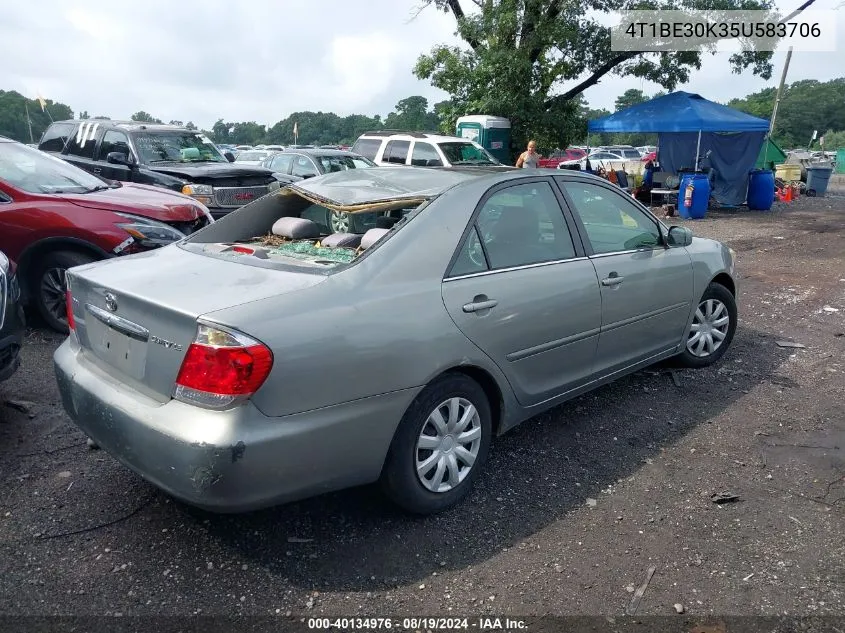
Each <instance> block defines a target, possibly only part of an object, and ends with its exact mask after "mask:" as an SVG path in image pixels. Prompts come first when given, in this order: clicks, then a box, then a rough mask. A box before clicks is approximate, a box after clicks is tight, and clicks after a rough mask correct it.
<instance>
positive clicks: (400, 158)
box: [381, 140, 411, 165]
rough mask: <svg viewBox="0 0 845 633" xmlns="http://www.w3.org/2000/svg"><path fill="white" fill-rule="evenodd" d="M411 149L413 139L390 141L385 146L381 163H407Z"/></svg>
mask: <svg viewBox="0 0 845 633" xmlns="http://www.w3.org/2000/svg"><path fill="white" fill-rule="evenodd" d="M410 149H411V141H398V140H393V141H388V142H387V145H385V146H384V154H383V155H382V157H381V163H382V164H384V165H406V164H407V163H408V158H409V156H408V154H409V153H410Z"/></svg>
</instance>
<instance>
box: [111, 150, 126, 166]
mask: <svg viewBox="0 0 845 633" xmlns="http://www.w3.org/2000/svg"><path fill="white" fill-rule="evenodd" d="M106 162H107V163H111V164H112V165H132V160H131V159H130V158H129V154H124V153H123V152H109V153H108V154H107V155H106Z"/></svg>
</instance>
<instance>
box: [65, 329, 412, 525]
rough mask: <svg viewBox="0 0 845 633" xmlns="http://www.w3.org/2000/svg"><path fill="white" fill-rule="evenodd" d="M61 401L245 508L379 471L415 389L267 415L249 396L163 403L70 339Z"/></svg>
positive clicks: (131, 447)
mask: <svg viewBox="0 0 845 633" xmlns="http://www.w3.org/2000/svg"><path fill="white" fill-rule="evenodd" d="M54 367H55V371H56V378H57V381H58V385H59V391H60V393H61V397H62V403H63V404H64V407H65V409H66V410H67V412H68V414H69V415H70V417H71V418H72V419H73V420H74V422H75V423H76V424H77V426H79V427H80V428H81V429H82V430H83V431H84V432H85V433H86V434H87V435H88V436H89V437H91V438H92V439H93V440H94V441H95V442H97V444H99V445H100V446H101V447H102V448H103V449H104V450H106V451H107V452H108V453H110V454H111V455H112V456H114V457H115V458H117V459H118V460H119V461H120V462H122V463H123V464H124V465H125V466H127V467H129V468H130V469H132V470H133V471H135V472H136V473H138V474H139V475H141V477H143V478H144V479H146V480H148V481H149V482H150V483H152V484H154V485H155V486H158V487H159V488H161V489H163V490H164V491H166V492H168V493H169V494H171V495H173V496H174V497H176V498H178V499H180V500H182V501H185V502H186V503H189V504H191V505H194V506H197V507H200V508H203V509H206V510H211V511H215V512H241V511H247V510H253V509H257V508H262V507H267V506H272V505H276V504H279V503H285V502H288V501H294V500H296V499H301V498H304V497H309V496H313V495H317V494H321V493H324V492H329V491H331V490H338V489H341V488H346V487H350V486H355V485H360V484H366V483H371V482H373V481H375V480H377V479H378V477H379V475H380V473H381V468H382V465H383V463H384V459H385V456H386V455H387V450H388V447H389V446H390V442H391V440H392V438H393V433H394V431H395V429H396V426H397V425H398V423H399V420H400V419H401V417H402V415H403V414H404V411H405V409H406V408H407V406H408V405H409V404H410V402H411V400H412V399H413V398H414V396H415V395H416V393H417V391H416V390H403V391H399V392H393V393H391V394H385V395H381V396H375V397H371V398H363V399H361V400H356V401H354V402H350V403H346V404H343V405H337V406H333V407H326V408H323V409H317V410H314V411H309V412H305V413H301V414H296V415H290V416H285V417H281V418H270V417H267V416H265V415H263V414H262V413H261V412H260V411H258V409H256V408H255V407H254V405H252V403H249V402H248V403H246V404H245V405H243V406H241V407H238V408H236V409H232V410H229V411H222V412H220V411H218V412H215V411H208V410H205V409H200V408H197V407H193V406H191V405H188V404H185V403H182V402H177V401H175V400H171V401H169V402H167V403H166V404H161V403H160V402H156V401H154V400H151V399H149V398H147V397H146V396H144V395H142V394H139V393H138V392H136V391H134V390H132V389H130V388H128V387H126V386H125V385H123V384H122V383H120V382H119V381H116V380H115V379H114V378H113V377H112V376H110V375H109V374H108V373H106V372H104V371H103V370H101V369H100V368H99V367H98V366H97V365H95V364H94V363H92V362H91V361H90V360H88V359H87V357H86V355H85V354H84V353H82V352H80V348H79V346H78V344H77V343H76V342H75V341H73V340H72V339H68V340H67V341H65V342H64V343H63V344H62V345H61V347H59V349H58V350H57V351H56V353H55V356H54Z"/></svg>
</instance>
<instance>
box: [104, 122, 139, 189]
mask: <svg viewBox="0 0 845 633" xmlns="http://www.w3.org/2000/svg"><path fill="white" fill-rule="evenodd" d="M112 152H117V153H119V154H123V155H124V156H125V157H127V158H130V157H131V156H132V148H131V147H130V146H129V137H128V136H126V133H124V132H121V131H119V130H108V131H107V132H106V133H105V134H104V135H103V140H102V141H101V142H100V151H99V153H98V155H97V156H98V161H97V165H98V166H99V167H100V169H101V173H100V175H101V176H102V177H103V178H110V179H111V180H120V181H121V182H130V181H131V180H132V168H131V167H129V166H128V165H122V164H116V163H110V162H108V160H107V159H108V155H109V154H110V153H112Z"/></svg>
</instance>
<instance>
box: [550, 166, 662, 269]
mask: <svg viewBox="0 0 845 633" xmlns="http://www.w3.org/2000/svg"><path fill="white" fill-rule="evenodd" d="M562 184H563V187H564V189H565V190H566V192H567V193H568V194H569V197H570V199H571V200H572V204H573V205H574V209H573V210H574V211H575V212H576V213H577V214H578V216H579V217H580V218H581V222H582V223H583V224H584V228H585V230H586V231H587V236H588V237H589V239H590V244H592V246H593V251H594V252H595V253H597V254H601V253H614V252H621V251H631V250H638V249H642V248H655V247H657V246H660V243H661V238H660V230H659V228H658V226H657V223H656V222H655V221H654V220H653V219H651V217H649V216H648V215H647V214H646V213H645V212H644V211H643V210H642V209H640V208H639V207H637V206H636V205H635V204H634V203H633V202H632V201H631V200H629V199H628V198H627V197H626V196H624V195H621V194H618V193H616V192H615V191H611V190H610V189H607V188H605V187H602V186H600V185H594V184H592V183H583V182H566V181H564V182H563V183H562Z"/></svg>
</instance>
